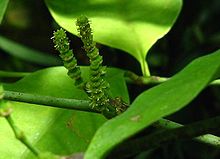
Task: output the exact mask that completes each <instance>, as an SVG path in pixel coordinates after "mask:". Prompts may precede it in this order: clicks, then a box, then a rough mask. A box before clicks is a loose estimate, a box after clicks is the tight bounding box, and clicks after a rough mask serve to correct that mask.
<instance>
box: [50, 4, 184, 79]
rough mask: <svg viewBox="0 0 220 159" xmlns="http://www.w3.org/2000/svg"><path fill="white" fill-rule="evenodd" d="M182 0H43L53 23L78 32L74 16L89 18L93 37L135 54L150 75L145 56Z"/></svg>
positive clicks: (160, 35) (169, 25)
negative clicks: (54, 21)
mask: <svg viewBox="0 0 220 159" xmlns="http://www.w3.org/2000/svg"><path fill="white" fill-rule="evenodd" d="M181 3H182V1H181V0H139V1H137V0H130V1H122V0H108V1H106V0H98V1H94V0H87V1H79V0H63V1H60V0H46V4H47V6H48V8H49V10H50V13H51V14H52V16H53V18H54V19H55V20H56V22H57V23H58V24H59V25H60V26H61V27H63V28H64V29H66V30H67V31H69V32H71V33H73V34H75V35H77V34H78V33H77V29H76V26H75V25H74V23H75V21H76V18H77V17H78V16H80V15H82V14H83V15H86V16H88V18H89V19H90V20H91V25H92V28H93V32H94V40H95V41H97V42H99V43H102V44H105V45H108V46H111V47H115V48H118V49H121V50H123V51H126V52H128V53H129V54H131V55H132V56H133V57H135V58H136V59H137V60H138V61H139V63H140V64H141V67H142V72H143V74H144V75H149V72H148V66H147V63H146V55H147V52H148V50H149V49H150V48H151V46H152V45H153V44H154V43H155V42H156V41H157V40H158V39H159V38H161V37H162V36H164V35H165V34H166V33H167V32H168V31H169V29H170V28H171V27H172V25H173V23H174V21H175V19H176V18H177V16H178V14H179V12H180V9H181V5H182V4H181Z"/></svg>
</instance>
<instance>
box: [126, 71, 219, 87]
mask: <svg viewBox="0 0 220 159" xmlns="http://www.w3.org/2000/svg"><path fill="white" fill-rule="evenodd" d="M124 76H125V78H126V81H127V82H128V83H132V84H137V85H147V84H160V83H163V82H165V81H168V80H169V79H170V78H168V77H159V76H149V77H144V76H138V75H137V74H135V73H133V72H131V71H125V73H124ZM209 85H220V79H217V80H214V81H212V82H211V83H210V84H209Z"/></svg>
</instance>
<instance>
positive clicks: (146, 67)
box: [141, 60, 150, 77]
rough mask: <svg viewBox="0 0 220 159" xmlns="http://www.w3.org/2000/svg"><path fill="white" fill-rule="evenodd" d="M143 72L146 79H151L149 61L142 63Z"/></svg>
mask: <svg viewBox="0 0 220 159" xmlns="http://www.w3.org/2000/svg"><path fill="white" fill-rule="evenodd" d="M141 70H142V73H143V76H144V77H150V70H149V67H148V64H147V61H145V60H143V61H142V63H141Z"/></svg>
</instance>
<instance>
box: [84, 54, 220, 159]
mask: <svg viewBox="0 0 220 159" xmlns="http://www.w3.org/2000/svg"><path fill="white" fill-rule="evenodd" d="M219 61H220V50H218V51H216V52H215V53H213V54H210V55H207V56H204V57H201V58H198V59H197V60H195V61H193V62H192V63H191V64H189V65H188V66H187V67H186V68H184V69H183V70H182V71H181V72H179V73H178V74H176V75H175V76H173V77H172V78H171V79H170V80H169V81H167V82H165V83H163V84H161V85H158V86H156V87H153V88H152V89H150V90H147V91H145V92H143V93H142V94H141V95H139V96H138V97H137V98H136V99H135V101H134V102H133V103H132V104H131V106H130V108H129V109H128V110H127V111H126V112H125V113H123V114H122V115H120V116H118V117H116V118H114V119H112V120H109V121H108V122H106V123H105V124H104V125H103V126H102V127H101V128H100V129H99V130H98V131H97V133H96V134H95V136H94V138H93V139H92V142H91V144H90V146H89V148H88V150H87V152H86V157H85V159H101V158H103V157H104V156H105V155H106V154H107V153H108V152H109V151H110V150H111V149H112V148H113V147H114V146H116V145H117V144H119V143H120V142H122V141H123V140H125V139H127V138H128V137H130V136H132V135H134V134H135V133H137V132H139V131H140V130H142V129H144V128H146V127H147V126H149V125H150V124H151V123H153V122H155V121H157V120H158V119H160V118H162V117H164V116H166V115H169V114H171V113H174V112H176V111H178V110H179V109H181V108H183V107H184V106H186V105H187V104H188V103H189V102H190V101H191V100H192V99H194V98H195V97H196V96H197V95H198V94H199V92H201V90H202V89H204V88H205V87H206V86H207V85H208V84H209V82H210V81H212V80H213V79H215V78H216V77H217V75H218V76H220V62H219Z"/></svg>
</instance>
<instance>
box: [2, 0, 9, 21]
mask: <svg viewBox="0 0 220 159" xmlns="http://www.w3.org/2000/svg"><path fill="white" fill-rule="evenodd" d="M8 2H9V0H1V1H0V24H1V22H2V19H3V17H4V14H5V11H6V8H7V5H8Z"/></svg>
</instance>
